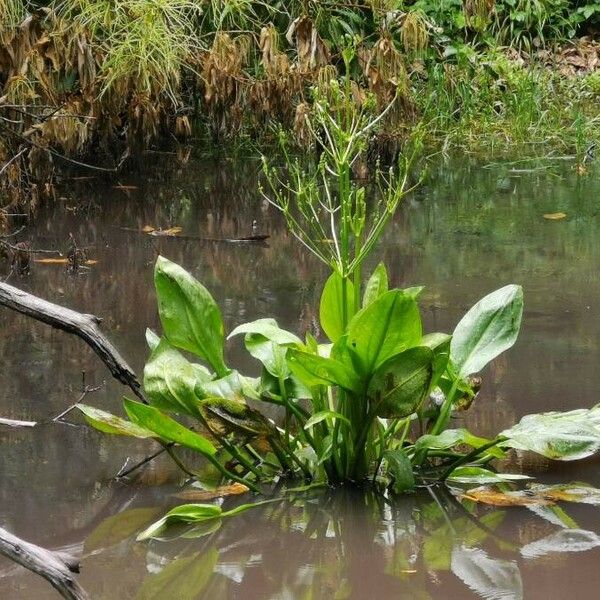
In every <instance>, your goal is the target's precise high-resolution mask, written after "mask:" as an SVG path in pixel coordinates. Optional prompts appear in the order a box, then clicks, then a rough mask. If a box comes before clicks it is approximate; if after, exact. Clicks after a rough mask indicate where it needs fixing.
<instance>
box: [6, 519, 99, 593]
mask: <svg viewBox="0 0 600 600" xmlns="http://www.w3.org/2000/svg"><path fill="white" fill-rule="evenodd" d="M0 553H1V554H4V555H5V556H7V557H8V558H10V559H11V560H14V561H15V562H17V563H19V564H20V565H22V566H23V567H25V568H26V569H29V570H30V571H33V572H34V573H37V574H38V575H41V576H42V577H43V578H44V579H46V580H47V581H49V582H50V584H51V585H52V586H53V587H54V588H55V589H56V590H57V591H58V592H59V593H60V595H61V596H62V597H63V598H67V600H87V599H88V595H87V594H86V592H85V590H84V589H83V588H82V587H81V586H80V585H79V583H78V582H77V580H76V579H75V578H74V577H73V573H78V572H79V562H78V561H77V560H75V559H73V558H71V557H67V556H64V555H62V554H59V553H57V552H52V551H50V550H46V549H45V548H42V547H41V546H36V545H35V544H32V543H30V542H26V541H25V540H22V539H20V538H18V537H17V536H15V535H13V534H12V533H9V532H8V531H6V529H2V528H1V527H0Z"/></svg>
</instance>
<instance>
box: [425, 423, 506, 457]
mask: <svg viewBox="0 0 600 600" xmlns="http://www.w3.org/2000/svg"><path fill="white" fill-rule="evenodd" d="M491 441H492V440H489V439H487V438H482V437H478V436H476V435H473V434H472V433H471V432H469V431H468V430H467V429H446V430H445V431H442V433H440V434H439V435H431V434H426V435H422V436H421V437H420V438H419V439H418V440H417V441H416V442H415V448H416V449H417V450H448V449H449V448H452V447H453V446H456V445H458V444H466V445H467V446H471V447H472V448H481V447H482V446H485V445H486V444H489V443H490V442H491ZM485 452H486V453H487V454H491V455H492V456H495V457H497V458H502V457H503V456H504V452H503V451H502V450H501V449H500V448H497V447H495V446H493V447H491V448H488V449H487V450H486V451H485Z"/></svg>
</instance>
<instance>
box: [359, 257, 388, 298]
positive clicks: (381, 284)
mask: <svg viewBox="0 0 600 600" xmlns="http://www.w3.org/2000/svg"><path fill="white" fill-rule="evenodd" d="M387 291H388V274H387V269H386V268H385V265H384V264H383V263H382V262H380V263H379V264H378V265H377V267H375V270H374V271H373V274H372V275H371V277H369V280H368V281H367V283H366V285H365V293H364V294H363V303H362V305H363V307H364V306H368V305H369V304H371V302H374V301H375V300H377V298H379V296H381V294H384V293H385V292H387Z"/></svg>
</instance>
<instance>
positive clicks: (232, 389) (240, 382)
mask: <svg viewBox="0 0 600 600" xmlns="http://www.w3.org/2000/svg"><path fill="white" fill-rule="evenodd" d="M196 395H197V396H198V397H199V398H228V399H230V400H238V401H239V402H243V401H244V378H243V376H242V375H240V374H239V373H238V372H237V371H231V373H229V374H228V375H226V376H225V377H221V379H213V380H212V381H203V382H198V384H197V385H196Z"/></svg>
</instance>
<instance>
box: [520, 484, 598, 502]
mask: <svg viewBox="0 0 600 600" xmlns="http://www.w3.org/2000/svg"><path fill="white" fill-rule="evenodd" d="M529 491H530V492H531V493H532V494H535V495H536V496H540V497H543V498H546V499H547V500H550V501H551V502H578V503H580V504H595V505H600V490H599V489H598V488H594V487H591V486H588V485H585V484H583V483H568V484H564V485H542V484H533V485H531V486H529Z"/></svg>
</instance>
